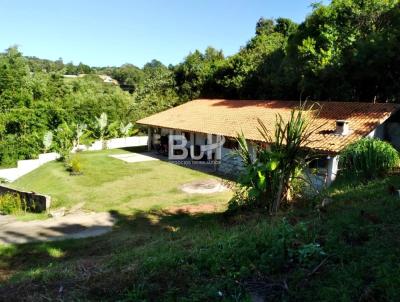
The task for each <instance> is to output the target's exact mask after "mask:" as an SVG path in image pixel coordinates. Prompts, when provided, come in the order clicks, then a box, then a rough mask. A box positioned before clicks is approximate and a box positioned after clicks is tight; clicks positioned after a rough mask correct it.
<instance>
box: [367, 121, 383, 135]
mask: <svg viewBox="0 0 400 302" xmlns="http://www.w3.org/2000/svg"><path fill="white" fill-rule="evenodd" d="M385 126H386V125H385V124H381V125H379V126H378V127H376V128H375V129H374V130H372V131H371V133H369V134H368V135H367V137H370V138H378V139H385Z"/></svg>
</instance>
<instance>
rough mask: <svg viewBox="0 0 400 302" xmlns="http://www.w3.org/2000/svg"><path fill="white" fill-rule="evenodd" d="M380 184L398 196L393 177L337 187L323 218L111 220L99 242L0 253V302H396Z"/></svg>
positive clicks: (399, 274)
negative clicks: (255, 297) (253, 300)
mask: <svg viewBox="0 0 400 302" xmlns="http://www.w3.org/2000/svg"><path fill="white" fill-rule="evenodd" d="M389 183H392V184H397V186H398V184H399V183H400V177H399V176H393V177H391V178H388V179H385V180H380V181H375V182H372V183H370V184H368V185H354V184H353V185H340V184H338V185H337V186H336V188H332V190H331V192H330V193H329V194H330V195H331V197H332V198H333V200H334V203H333V204H331V205H330V206H328V207H327V208H326V209H325V210H324V211H316V210H310V209H307V208H297V209H292V210H291V211H289V213H287V214H286V216H287V218H286V219H282V217H277V218H274V219H271V218H269V217H267V216H264V215H261V214H257V215H256V214H238V215H235V216H231V217H227V216H224V215H222V214H205V215H197V216H188V215H184V214H182V215H172V214H166V213H162V212H157V213H153V214H151V215H150V214H144V213H142V214H135V215H133V216H124V215H121V216H120V218H121V222H120V224H119V226H118V227H117V229H116V230H115V231H114V232H113V233H110V234H108V235H105V236H102V237H98V238H92V239H88V240H75V241H66V242H52V243H42V244H29V245H22V246H10V247H3V248H1V249H0V255H1V256H0V272H2V276H3V279H4V280H7V281H6V282H5V283H4V284H3V286H2V287H0V297H3V298H4V299H7V298H9V299H10V298H15V297H16V296H17V295H18V297H20V298H21V297H30V298H31V299H33V300H36V301H40V300H44V299H45V298H49V299H53V300H54V299H56V298H65V299H67V300H78V299H82V300H94V301H98V300H110V301H111V300H112V301H114V300H116V299H120V300H125V301H128V300H130V301H160V300H161V301H175V300H180V301H196V300H197V301H246V300H248V299H249V293H251V292H257V293H258V294H260V295H262V294H266V293H274V297H275V299H277V300H281V299H286V300H291V301H399V300H400V266H399V263H400V261H399V260H400V256H399V255H400V240H399V236H398V234H399V232H400V222H399V216H400V200H399V198H398V197H397V196H391V195H389V194H388V191H387V186H388V184H389ZM317 244H320V247H318V245H317ZM319 264H321V266H319V267H318V265H319ZM316 268H317V269H316ZM270 282H275V283H276V286H275V287H273V289H274V291H271V290H270V288H269V287H268V284H270ZM285 284H286V285H287V287H288V290H287V291H285V290H282V287H285V286H284V285H285ZM60 289H61V290H60ZM17 293H18V294H17Z"/></svg>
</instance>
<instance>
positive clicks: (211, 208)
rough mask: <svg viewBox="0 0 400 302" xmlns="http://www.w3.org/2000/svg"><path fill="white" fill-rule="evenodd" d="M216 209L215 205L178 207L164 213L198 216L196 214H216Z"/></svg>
mask: <svg viewBox="0 0 400 302" xmlns="http://www.w3.org/2000/svg"><path fill="white" fill-rule="evenodd" d="M217 211H218V207H217V205H215V204H209V203H205V204H198V205H184V206H179V207H170V208H168V209H167V210H166V212H168V213H171V214H179V213H184V214H198V213H213V212H217Z"/></svg>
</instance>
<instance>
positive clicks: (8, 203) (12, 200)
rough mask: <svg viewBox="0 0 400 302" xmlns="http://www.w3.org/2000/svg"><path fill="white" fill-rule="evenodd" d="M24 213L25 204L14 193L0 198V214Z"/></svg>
mask: <svg viewBox="0 0 400 302" xmlns="http://www.w3.org/2000/svg"><path fill="white" fill-rule="evenodd" d="M25 212H26V202H25V200H23V199H22V198H21V197H20V196H19V195H18V194H16V193H6V194H3V195H1V196H0V214H22V213H25Z"/></svg>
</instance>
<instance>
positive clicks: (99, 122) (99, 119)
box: [96, 112, 108, 140]
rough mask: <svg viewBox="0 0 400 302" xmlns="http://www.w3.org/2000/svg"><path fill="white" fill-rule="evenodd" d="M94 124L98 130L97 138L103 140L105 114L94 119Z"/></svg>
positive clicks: (105, 127)
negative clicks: (95, 123)
mask: <svg viewBox="0 0 400 302" xmlns="http://www.w3.org/2000/svg"><path fill="white" fill-rule="evenodd" d="M96 122H97V129H98V130H99V138H100V140H103V138H104V135H105V132H106V130H107V124H108V117H107V113H105V112H103V113H102V114H101V115H100V116H99V117H96Z"/></svg>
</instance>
